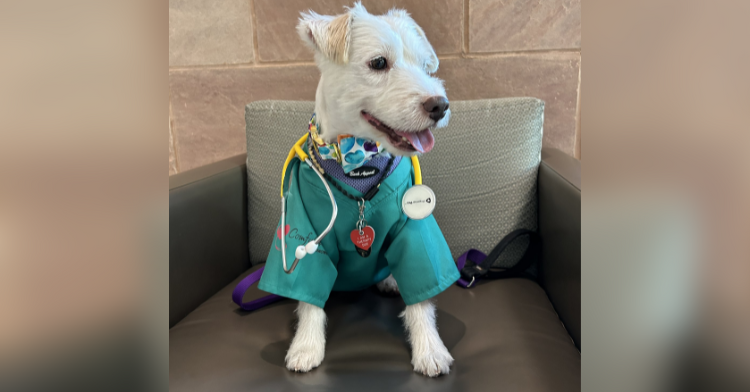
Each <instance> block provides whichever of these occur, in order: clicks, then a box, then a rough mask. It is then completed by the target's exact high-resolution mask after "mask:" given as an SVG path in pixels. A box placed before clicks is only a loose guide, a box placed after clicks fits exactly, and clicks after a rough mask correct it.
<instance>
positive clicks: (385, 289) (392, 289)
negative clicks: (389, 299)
mask: <svg viewBox="0 0 750 392" xmlns="http://www.w3.org/2000/svg"><path fill="white" fill-rule="evenodd" d="M376 286H377V287H378V290H380V292H381V293H385V294H391V295H397V294H399V291H398V283H396V278H394V277H393V275H388V277H387V278H385V279H383V280H381V281H380V282H378V284H377V285H376Z"/></svg>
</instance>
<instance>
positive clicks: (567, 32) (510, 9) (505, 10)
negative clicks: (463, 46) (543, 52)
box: [466, 0, 581, 53]
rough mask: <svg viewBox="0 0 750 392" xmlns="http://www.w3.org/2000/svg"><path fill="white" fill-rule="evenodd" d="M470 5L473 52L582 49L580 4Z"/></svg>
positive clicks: (510, 0) (474, 0) (488, 0)
mask: <svg viewBox="0 0 750 392" xmlns="http://www.w3.org/2000/svg"><path fill="white" fill-rule="evenodd" d="M466 1H469V52H472V53H477V52H504V51H521V50H540V49H567V48H580V47H581V1H580V0H549V1H528V0H466Z"/></svg>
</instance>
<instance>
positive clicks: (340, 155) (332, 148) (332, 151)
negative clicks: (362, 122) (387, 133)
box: [307, 113, 383, 173]
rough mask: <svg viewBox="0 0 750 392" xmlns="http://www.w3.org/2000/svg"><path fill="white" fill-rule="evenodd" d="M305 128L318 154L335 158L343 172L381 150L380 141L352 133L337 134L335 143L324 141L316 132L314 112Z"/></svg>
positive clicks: (359, 165) (326, 157)
mask: <svg viewBox="0 0 750 392" xmlns="http://www.w3.org/2000/svg"><path fill="white" fill-rule="evenodd" d="M307 128H308V130H309V131H310V137H311V138H312V140H313V142H314V143H313V145H314V147H315V150H316V151H317V152H318V155H319V156H320V157H321V158H322V159H326V160H328V159H335V160H336V162H338V163H339V164H340V165H341V168H342V169H344V173H349V172H350V171H352V170H354V169H356V168H358V167H361V166H362V165H364V164H365V163H367V162H368V161H370V159H372V157H374V156H375V155H378V154H379V153H380V152H381V151H383V147H381V146H380V143H378V142H374V141H372V140H369V139H364V138H361V137H356V136H352V135H339V136H338V137H337V141H336V142H335V143H326V142H325V141H323V139H322V138H321V137H320V135H319V133H318V130H319V129H320V125H319V124H318V121H317V120H316V118H315V113H313V115H312V118H310V124H309V125H308V127H307Z"/></svg>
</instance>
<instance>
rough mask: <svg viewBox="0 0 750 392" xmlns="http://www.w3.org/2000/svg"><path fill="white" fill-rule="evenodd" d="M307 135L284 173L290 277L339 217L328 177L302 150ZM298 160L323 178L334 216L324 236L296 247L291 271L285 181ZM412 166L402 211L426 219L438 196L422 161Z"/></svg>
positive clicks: (283, 219)
mask: <svg viewBox="0 0 750 392" xmlns="http://www.w3.org/2000/svg"><path fill="white" fill-rule="evenodd" d="M308 135H309V134H307V133H306V134H305V135H304V136H302V137H301V138H300V139H299V140H298V141H297V143H295V144H294V146H292V149H291V150H289V154H288V155H287V157H286V161H285V162H284V169H283V171H282V173H281V227H282V235H281V260H282V262H283V267H284V272H286V273H287V274H291V273H292V272H294V269H295V268H296V267H297V263H299V261H300V260H302V259H303V258H304V257H305V256H307V255H310V254H313V253H315V252H316V251H317V250H318V245H320V242H321V241H323V238H325V236H326V235H328V233H329V232H330V231H331V229H333V224H334V223H335V222H336V215H338V205H337V204H336V198H334V197H333V192H332V191H331V187H330V186H328V181H326V179H325V177H323V174H321V173H320V171H319V170H318V169H317V168H316V167H315V165H313V164H312V163H311V160H310V159H309V156H308V155H307V153H305V151H304V150H303V149H302V146H303V145H304V144H305V142H307V139H308ZM295 156H298V157H299V159H300V160H301V161H302V162H305V163H306V164H307V166H309V167H310V169H312V170H313V171H314V172H315V174H317V175H318V178H320V181H321V182H322V183H323V186H325V188H326V192H328V198H329V199H330V200H331V208H332V212H331V221H330V222H328V226H326V228H325V230H323V232H322V233H320V235H319V236H318V237H317V238H315V239H314V240H312V241H310V242H308V243H307V244H306V245H300V246H298V247H297V249H296V250H295V251H294V262H293V263H292V266H291V268H288V269H287V264H286V251H285V249H286V241H285V240H284V238H285V237H286V235H284V233H283V230H284V229H283V228H284V227H286V197H285V196H284V177H285V176H286V169H287V167H288V166H289V163H291V162H292V160H293V159H294V158H295ZM411 163H412V167H413V168H414V185H413V186H412V187H411V188H409V189H408V190H407V191H406V192H405V193H404V197H403V198H402V199H401V209H402V210H403V211H404V213H405V214H406V215H407V216H408V217H409V218H411V219H424V218H426V217H427V216H429V215H430V214H432V210H434V209H435V193H434V192H433V191H432V189H430V188H429V187H427V186H426V185H422V169H421V167H420V166H419V159H418V158H417V157H416V156H412V157H411Z"/></svg>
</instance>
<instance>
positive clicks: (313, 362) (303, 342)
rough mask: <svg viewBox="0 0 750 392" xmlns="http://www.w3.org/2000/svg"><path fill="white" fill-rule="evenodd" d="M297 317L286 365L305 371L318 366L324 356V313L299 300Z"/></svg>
mask: <svg viewBox="0 0 750 392" xmlns="http://www.w3.org/2000/svg"><path fill="white" fill-rule="evenodd" d="M297 317H298V318H299V323H298V324H297V332H296V333H295V334H294V339H292V345H291V346H290V347H289V351H288V352H287V353H286V367H287V369H289V370H293V371H295V372H307V371H310V370H312V369H314V368H316V367H318V365H320V363H321V362H323V357H324V356H325V348H326V334H325V332H326V331H325V329H326V313H325V312H324V311H323V309H321V308H319V307H317V306H315V305H311V304H308V303H305V302H302V301H300V302H299V305H298V306H297Z"/></svg>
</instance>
